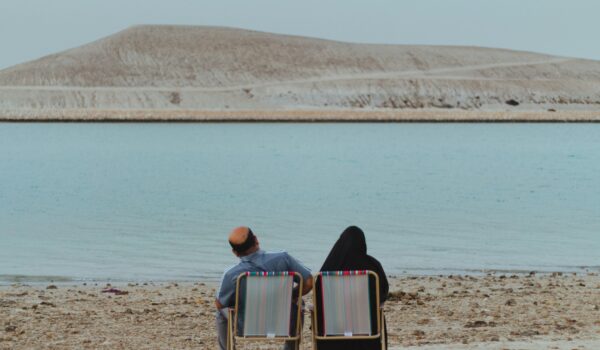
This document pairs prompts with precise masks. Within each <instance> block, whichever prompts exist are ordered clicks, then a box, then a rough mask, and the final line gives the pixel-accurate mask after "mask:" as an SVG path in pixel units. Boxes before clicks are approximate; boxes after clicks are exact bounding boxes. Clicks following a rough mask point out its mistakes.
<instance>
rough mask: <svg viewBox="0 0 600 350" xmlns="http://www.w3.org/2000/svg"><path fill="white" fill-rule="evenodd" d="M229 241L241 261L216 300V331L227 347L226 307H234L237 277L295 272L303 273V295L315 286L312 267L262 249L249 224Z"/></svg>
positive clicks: (227, 274) (230, 271) (225, 279)
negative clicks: (262, 273)
mask: <svg viewBox="0 0 600 350" xmlns="http://www.w3.org/2000/svg"><path fill="white" fill-rule="evenodd" d="M229 244H230V245H231V248H232V251H233V254H235V255H236V256H237V257H239V258H240V262H239V263H238V264H237V265H235V266H233V267H231V268H230V269H228V270H226V271H225V273H224V274H223V278H222V280H221V286H220V287H219V292H218V294H217V299H216V300H215V305H216V306H217V310H218V312H217V332H218V334H219V348H220V349H221V350H225V349H226V347H227V312H226V310H227V308H230V307H234V306H235V285H236V280H237V277H238V276H239V275H240V274H241V273H242V272H247V271H276V272H279V271H295V272H298V273H300V274H301V275H302V278H303V279H304V285H303V288H302V295H305V294H307V293H308V292H310V291H311V289H312V287H313V279H312V276H311V274H310V270H309V269H308V268H306V267H305V266H304V265H302V264H301V263H299V262H298V261H297V260H296V259H294V258H293V257H291V256H290V255H289V254H288V253H286V252H280V253H273V252H265V251H263V250H261V249H260V246H259V243H258V239H257V238H256V236H255V235H254V233H253V232H252V230H250V228H248V227H237V228H235V229H233V231H231V234H230V235H229ZM293 345H294V344H293V342H288V343H286V345H285V349H293Z"/></svg>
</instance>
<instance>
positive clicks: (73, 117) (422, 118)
mask: <svg viewBox="0 0 600 350" xmlns="http://www.w3.org/2000/svg"><path fill="white" fill-rule="evenodd" d="M0 122H215V123H217V122H218V123H228V122H292V123H295V122H308V123H321V122H327V123H332V122H367V123H375V122H382V123H383V122H403V123H415V122H416V123H419V122H430V123H435V122H444V123H446V122H476V123H488V122H490V123H506V122H508V123H514V122H525V123H532V122H542V123H544V122H551V123H558V122H560V123H564V122H570V123H597V122H600V111H590V110H570V111H556V112H550V111H477V110H436V109H416V110H407V109H403V110H357V109H347V110H342V109H331V110H329V109H320V110H317V109H305V110H303V109H294V110H141V109H140V110H99V109H98V110H90V109H81V110H79V109H68V110H54V111H41V110H16V111H0Z"/></svg>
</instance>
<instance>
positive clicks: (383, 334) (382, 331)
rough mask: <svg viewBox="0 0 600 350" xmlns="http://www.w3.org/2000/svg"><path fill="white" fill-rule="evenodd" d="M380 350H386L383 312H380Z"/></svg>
mask: <svg viewBox="0 0 600 350" xmlns="http://www.w3.org/2000/svg"><path fill="white" fill-rule="evenodd" d="M381 350H387V341H386V334H385V316H384V314H383V310H382V312H381Z"/></svg>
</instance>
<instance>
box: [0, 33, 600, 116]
mask: <svg viewBox="0 0 600 350" xmlns="http://www.w3.org/2000/svg"><path fill="white" fill-rule="evenodd" d="M415 108H418V109H423V108H425V109H428V108H434V109H435V108H444V109H461V110H462V109H473V110H505V109H511V110H512V109H516V110H532V111H542V110H543V111H545V110H547V109H563V110H564V109H571V110H572V109H579V110H600V61H591V60H582V59H571V58H562V57H555V56H549V55H542V54H536V53H530V52H517V51H511V50H501V49H489V48H477V47H446V46H405V45H369V44H351V43H342V42H334V41H327V40H319V39H312V38H303V37H295V36H286V35H277V34H268V33H261V32H254V31H248V30H241V29H232V28H219V27H193V26H137V27H133V28H130V29H127V30H125V31H122V32H120V33H117V34H115V35H112V36H109V37H107V38H104V39H101V40H98V41H96V42H93V43H90V44H88V45H84V46H81V47H79V48H75V49H71V50H68V51H64V52H61V53H57V54H54V55H50V56H46V57H43V58H40V59H38V60H35V61H32V62H27V63H24V64H20V65H17V66H14V67H11V68H8V69H5V70H3V71H0V115H2V114H3V113H4V114H10V115H19V114H28V115H36V114H40V115H42V114H44V113H49V112H56V111H67V110H77V111H82V110H83V111H85V110H93V111H96V112H97V111H101V110H112V111H114V110H167V111H171V110H173V111H177V110H186V111H206V110H290V109H294V110H298V109H325V110H331V109H368V110H372V109H375V110H398V109H415Z"/></svg>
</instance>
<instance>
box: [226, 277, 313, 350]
mask: <svg viewBox="0 0 600 350" xmlns="http://www.w3.org/2000/svg"><path fill="white" fill-rule="evenodd" d="M265 273H266V274H267V276H269V275H268V274H269V273H275V274H279V273H281V272H265ZM288 274H289V276H293V277H297V278H298V286H297V287H296V288H297V289H298V291H299V296H298V299H299V300H298V302H297V304H298V306H297V308H298V310H297V311H298V312H297V315H296V327H295V328H296V329H295V330H296V336H293V337H292V336H287V337H282V336H275V337H267V336H245V335H244V336H238V335H237V330H238V314H239V312H238V311H239V306H240V305H239V304H240V297H241V295H240V284H241V281H242V279H244V278H247V277H248V276H249V275H248V273H246V272H243V273H241V274H240V275H239V276H238V277H237V281H236V286H235V308H233V309H229V317H228V318H227V349H228V350H235V348H236V341H237V340H242V341H264V340H276V341H281V342H286V341H295V342H296V350H299V349H300V342H301V340H302V323H301V320H302V302H301V300H300V299H301V294H302V287H303V282H304V281H303V278H302V275H301V274H300V273H298V272H295V271H289V272H288ZM294 289H295V288H293V289H292V297H293V290H294ZM292 303H293V301H292Z"/></svg>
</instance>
